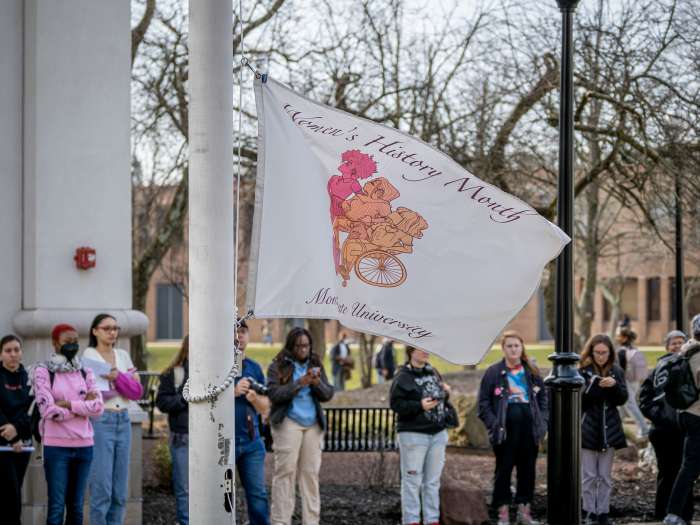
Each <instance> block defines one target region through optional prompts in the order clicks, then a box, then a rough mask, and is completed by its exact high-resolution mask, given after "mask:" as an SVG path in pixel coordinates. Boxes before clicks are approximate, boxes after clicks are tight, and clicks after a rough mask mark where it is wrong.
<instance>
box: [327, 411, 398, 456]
mask: <svg viewBox="0 0 700 525" xmlns="http://www.w3.org/2000/svg"><path fill="white" fill-rule="evenodd" d="M324 412H325V413H326V421H327V423H328V424H327V428H326V433H325V436H324V451H325V452H378V451H390V450H397V449H398V446H397V443H396V417H395V415H394V413H393V412H392V411H391V409H389V408H373V407H331V408H325V409H324Z"/></svg>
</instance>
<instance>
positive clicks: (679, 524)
mask: <svg viewBox="0 0 700 525" xmlns="http://www.w3.org/2000/svg"><path fill="white" fill-rule="evenodd" d="M663 523H664V525H688V524H687V523H686V522H685V520H684V519H683V518H681V517H680V516H676V515H675V514H667V515H666V517H665V518H664V521H663Z"/></svg>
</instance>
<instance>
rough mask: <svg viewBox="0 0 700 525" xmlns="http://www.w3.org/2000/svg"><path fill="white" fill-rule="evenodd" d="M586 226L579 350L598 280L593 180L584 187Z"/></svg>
mask: <svg viewBox="0 0 700 525" xmlns="http://www.w3.org/2000/svg"><path fill="white" fill-rule="evenodd" d="M586 226H587V230H588V232H587V235H586V237H585V238H584V243H583V244H584V251H585V258H584V264H585V275H586V277H585V279H584V282H583V290H581V298H580V300H579V302H578V305H577V308H576V310H577V313H578V314H579V329H578V338H577V343H578V345H577V346H578V348H577V349H576V350H577V351H580V350H581V349H582V348H583V345H584V344H585V342H586V341H587V340H588V338H589V337H590V336H591V325H592V324H593V315H594V312H593V308H594V301H595V289H596V284H597V282H598V253H599V252H600V244H599V242H598V182H597V181H596V182H593V183H591V184H590V185H589V187H588V188H587V189H586Z"/></svg>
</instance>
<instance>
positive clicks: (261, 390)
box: [243, 377, 268, 396]
mask: <svg viewBox="0 0 700 525" xmlns="http://www.w3.org/2000/svg"><path fill="white" fill-rule="evenodd" d="M243 379H245V380H246V381H248V383H250V389H251V390H252V391H253V392H255V393H256V394H258V395H260V396H266V395H267V392H268V388H267V387H266V386H265V385H263V384H262V383H258V382H257V381H256V380H255V379H253V378H252V377H244V378H243Z"/></svg>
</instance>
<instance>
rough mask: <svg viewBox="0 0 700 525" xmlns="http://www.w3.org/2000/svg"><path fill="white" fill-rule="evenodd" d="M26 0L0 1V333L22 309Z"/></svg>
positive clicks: (8, 330)
mask: <svg viewBox="0 0 700 525" xmlns="http://www.w3.org/2000/svg"><path fill="white" fill-rule="evenodd" d="M22 70H23V67H22V0H6V1H5V2H2V5H0V184H1V186H0V188H1V189H0V225H1V226H0V247H2V253H3V261H2V271H1V272H0V333H1V334H3V335H4V334H7V333H9V332H12V331H13V327H12V318H13V317H14V315H15V314H16V313H17V311H18V310H19V309H20V308H21V307H22ZM0 337H2V336H0Z"/></svg>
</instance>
